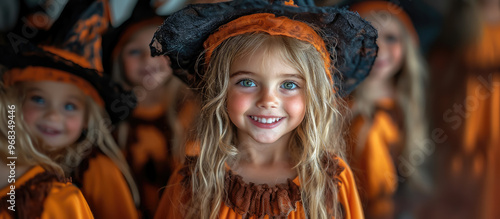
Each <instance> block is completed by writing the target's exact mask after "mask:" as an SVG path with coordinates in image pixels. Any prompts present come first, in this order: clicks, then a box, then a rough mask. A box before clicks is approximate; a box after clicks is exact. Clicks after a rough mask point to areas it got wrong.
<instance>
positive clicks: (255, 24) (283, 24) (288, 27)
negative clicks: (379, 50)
mask: <svg viewBox="0 0 500 219" xmlns="http://www.w3.org/2000/svg"><path fill="white" fill-rule="evenodd" d="M254 32H264V33H268V34H270V35H274V36H276V35H279V36H287V37H292V38H295V39H298V40H302V41H305V42H308V43H310V44H312V45H313V46H314V47H315V48H316V50H318V52H319V53H320V54H321V56H322V57H323V60H324V63H325V64H324V65H325V71H326V73H327V75H328V78H329V79H330V81H332V75H331V71H330V68H331V61H330V53H329V52H328V51H327V50H326V46H325V41H324V40H323V38H321V37H320V36H319V35H318V34H317V33H316V31H314V29H312V28H311V27H310V26H309V25H307V24H305V23H303V22H300V21H294V20H292V19H289V18H287V17H276V16H275V15H274V14H270V13H259V14H252V15H247V16H243V17H240V18H238V19H235V20H233V21H231V22H229V23H227V24H225V25H222V26H221V27H219V29H218V30H217V32H215V33H213V34H212V35H210V36H209V37H208V39H207V40H206V41H205V42H204V43H203V47H204V48H205V49H206V54H205V63H207V64H208V63H209V62H210V58H211V56H212V53H213V51H214V49H215V48H217V46H219V45H220V44H221V43H222V42H223V41H224V40H226V39H229V38H231V37H234V36H238V35H241V34H245V33H254Z"/></svg>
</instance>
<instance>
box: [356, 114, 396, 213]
mask: <svg viewBox="0 0 500 219" xmlns="http://www.w3.org/2000/svg"><path fill="white" fill-rule="evenodd" d="M366 123H367V121H365V120H364V119H363V118H361V117H357V118H355V119H354V120H353V122H352V125H351V130H350V133H351V134H350V138H352V139H353V140H352V141H350V142H349V141H348V142H349V145H348V151H349V152H350V160H352V162H351V165H352V168H353V170H354V173H355V175H356V176H357V177H356V178H357V179H359V183H358V184H359V186H358V187H359V189H360V195H361V199H362V201H363V203H366V210H365V213H366V215H367V216H368V217H373V218H382V217H391V216H392V215H393V214H394V201H393V200H392V198H393V195H394V193H395V192H396V189H397V173H396V167H395V166H394V161H393V159H392V157H391V153H390V150H391V149H393V148H391V147H394V146H395V145H398V143H399V142H400V139H399V138H400V134H399V130H398V127H397V125H396V124H395V123H394V121H393V119H392V118H391V116H390V115H389V114H388V113H387V112H385V111H381V110H380V111H378V112H376V113H375V116H374V118H373V122H372V124H370V125H369V126H366ZM396 150H397V149H396Z"/></svg>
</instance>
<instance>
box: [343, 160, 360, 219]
mask: <svg viewBox="0 0 500 219" xmlns="http://www.w3.org/2000/svg"><path fill="white" fill-rule="evenodd" d="M339 165H340V166H342V167H344V170H343V171H342V173H341V174H340V176H339V178H340V183H341V184H340V189H339V191H338V200H339V202H340V203H341V204H342V207H343V208H344V209H343V210H344V211H343V213H344V215H342V216H343V218H345V219H358V218H364V215H363V207H362V206H361V200H360V199H359V195H358V188H357V187H356V182H355V181H354V175H353V174H352V171H351V168H349V166H347V164H346V163H345V162H344V161H343V160H342V159H340V158H339Z"/></svg>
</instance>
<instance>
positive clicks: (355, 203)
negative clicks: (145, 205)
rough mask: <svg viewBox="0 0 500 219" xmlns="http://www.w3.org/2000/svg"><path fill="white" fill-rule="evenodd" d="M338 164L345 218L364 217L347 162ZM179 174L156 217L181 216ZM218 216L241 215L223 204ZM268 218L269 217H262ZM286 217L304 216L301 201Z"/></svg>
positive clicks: (340, 195)
mask: <svg viewBox="0 0 500 219" xmlns="http://www.w3.org/2000/svg"><path fill="white" fill-rule="evenodd" d="M339 165H340V166H341V167H344V171H342V173H341V174H340V182H341V184H340V185H341V186H340V190H339V191H338V201H339V202H340V203H341V204H342V206H343V208H344V215H343V217H344V218H345V219H356V218H364V216H363V210H362V207H361V202H360V200H359V196H358V191H357V188H356V183H355V182H354V177H353V174H352V172H351V169H350V168H349V167H348V166H347V164H346V163H345V162H344V161H343V160H341V159H339ZM182 179H183V176H181V175H180V174H179V173H178V172H176V174H174V175H172V177H171V178H170V180H169V184H168V185H167V186H166V188H165V192H164V193H163V197H162V199H161V202H160V205H159V208H158V210H157V212H156V215H155V218H156V219H163V218H182V214H183V212H185V206H184V204H185V202H186V200H183V194H184V192H186V191H185V190H184V187H183V186H182V185H181V180H182ZM293 182H294V183H295V184H297V185H299V186H300V180H299V178H298V177H297V178H295V179H294V180H293ZM219 218H221V219H229V218H230V219H236V218H238V219H240V218H242V216H241V215H239V214H237V213H236V212H234V211H233V210H232V209H231V208H229V207H227V206H226V205H225V204H224V205H223V206H222V207H221V209H220V211H219ZM264 218H269V217H267V216H266V217H264ZM288 218H290V219H298V218H305V215H304V209H303V207H302V204H301V202H298V203H297V211H292V212H291V213H290V214H289V215H288Z"/></svg>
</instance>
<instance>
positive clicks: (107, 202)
mask: <svg viewBox="0 0 500 219" xmlns="http://www.w3.org/2000/svg"><path fill="white" fill-rule="evenodd" d="M72 178H73V183H74V184H75V185H77V186H78V187H80V189H81V190H82V193H83V196H84V197H85V199H87V202H88V203H89V206H90V209H91V210H92V213H93V214H94V216H95V217H96V218H121V219H123V218H138V217H139V216H138V213H137V209H136V206H135V204H134V201H133V198H132V194H131V192H130V188H129V186H128V184H127V181H126V180H125V178H124V177H123V175H122V173H121V171H120V169H118V167H117V166H116V165H115V163H114V162H113V161H112V160H111V159H110V158H109V157H107V156H106V155H104V154H102V153H101V152H100V151H98V150H97V149H94V150H93V151H92V152H91V154H90V155H89V156H88V157H87V158H86V159H84V160H83V161H82V162H81V163H80V166H79V167H78V169H77V170H76V171H74V172H73V173H72Z"/></svg>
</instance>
